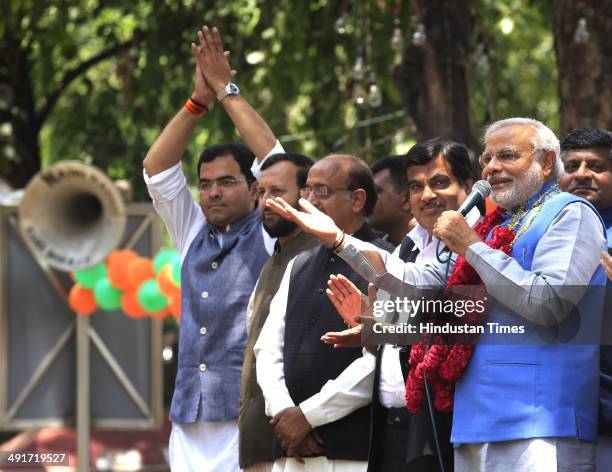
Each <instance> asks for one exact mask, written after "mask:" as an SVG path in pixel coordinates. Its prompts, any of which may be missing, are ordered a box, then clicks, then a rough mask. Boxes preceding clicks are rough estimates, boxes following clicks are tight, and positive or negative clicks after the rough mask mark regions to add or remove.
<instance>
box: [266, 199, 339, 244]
mask: <svg viewBox="0 0 612 472" xmlns="http://www.w3.org/2000/svg"><path fill="white" fill-rule="evenodd" d="M299 203H300V206H301V207H302V209H303V210H304V211H299V210H296V209H295V208H293V207H292V206H291V205H289V204H288V203H287V202H286V201H285V200H283V199H282V198H281V197H276V198H274V199H271V198H269V199H268V200H266V206H267V207H268V208H270V209H271V210H273V211H275V212H276V213H278V214H279V215H280V216H282V217H283V218H287V219H288V220H290V221H293V222H294V223H296V224H297V225H298V226H299V227H300V228H301V229H302V230H303V231H306V232H307V233H310V234H312V235H313V236H315V237H316V238H318V239H320V240H321V242H322V243H323V244H325V245H326V246H327V247H331V246H333V245H334V243H336V242H337V241H339V240H340V238H341V237H342V231H340V229H339V228H338V227H337V226H336V223H334V220H332V219H331V218H330V217H329V216H327V215H326V214H325V213H323V212H321V211H319V210H318V209H317V208H316V207H315V206H314V205H313V204H312V203H310V202H309V201H308V200H306V199H304V198H300V200H299Z"/></svg>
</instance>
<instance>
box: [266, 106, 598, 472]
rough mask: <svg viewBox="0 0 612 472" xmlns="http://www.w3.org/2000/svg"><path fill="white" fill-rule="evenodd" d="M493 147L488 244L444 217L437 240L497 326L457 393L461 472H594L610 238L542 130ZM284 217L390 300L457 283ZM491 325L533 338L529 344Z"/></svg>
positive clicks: (501, 136)
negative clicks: (604, 257)
mask: <svg viewBox="0 0 612 472" xmlns="http://www.w3.org/2000/svg"><path fill="white" fill-rule="evenodd" d="M485 146H486V148H485V152H484V153H483V155H482V156H481V159H480V160H481V162H482V164H483V165H484V168H483V172H482V177H483V179H487V180H488V181H489V182H490V184H491V186H492V189H493V191H492V194H491V200H492V201H493V203H495V204H496V205H498V207H499V208H500V210H499V211H495V212H493V213H492V214H490V215H489V216H488V218H485V220H484V222H483V227H482V228H481V229H482V230H483V232H484V233H485V234H487V236H486V242H485V241H483V240H482V239H481V237H480V236H479V234H478V233H476V232H475V231H474V230H472V229H471V228H470V227H469V225H468V224H467V223H466V221H465V219H464V218H463V217H462V216H461V214H459V213H458V212H456V211H445V212H444V213H442V215H441V216H440V217H439V218H438V220H437V222H436V224H435V226H434V231H433V233H434V235H435V236H437V237H438V238H440V239H441V240H442V241H443V242H444V243H445V244H446V245H447V247H448V248H449V249H450V250H451V251H453V252H454V253H456V254H458V257H459V256H460V257H461V258H463V259H461V264H457V268H458V271H457V272H454V273H453V274H452V275H451V279H452V278H463V280H469V281H470V282H471V284H478V283H482V284H484V287H485V288H486V290H487V297H489V298H490V299H492V304H491V308H490V310H489V312H488V314H487V317H486V319H485V320H483V322H485V323H487V327H486V328H485V329H484V330H483V333H482V334H480V337H479V338H478V341H477V343H476V344H475V346H474V348H473V351H472V352H471V358H470V359H469V363H468V364H467V366H466V368H465V370H464V371H463V372H460V373H462V375H461V377H459V379H458V381H457V382H456V384H455V385H454V389H455V390H454V411H453V428H452V435H451V441H452V442H453V443H454V444H455V470H456V471H460V472H463V471H466V472H467V471H469V472H472V471H495V472H498V471H527V470H538V471H540V470H541V471H548V470H550V471H554V470H568V471H569V470H572V471H574V470H584V471H587V470H588V471H592V470H594V468H595V444H594V443H595V442H596V440H597V406H598V405H597V404H598V393H599V389H598V383H599V344H598V343H599V338H598V335H599V329H600V327H601V314H602V304H603V298H602V293H601V290H593V289H592V287H595V288H597V287H601V286H602V285H604V284H605V274H604V272H603V269H602V268H601V267H600V266H599V259H600V254H601V251H602V250H603V249H604V247H605V245H604V242H605V228H604V225H603V222H602V220H601V219H600V217H599V215H598V214H597V212H596V210H595V209H594V208H593V206H592V205H591V204H590V203H589V202H587V201H586V200H584V199H582V198H580V197H576V196H573V195H571V194H568V193H564V192H560V191H559V188H558V183H557V181H558V179H559V177H560V176H561V174H562V173H563V167H562V162H561V159H560V157H559V142H558V140H557V138H556V137H555V135H554V133H553V132H552V131H551V130H550V129H549V128H547V127H546V126H544V125H543V124H542V123H540V122H538V121H536V120H532V119H527V118H512V119H508V120H502V121H499V122H496V123H493V124H492V125H491V126H490V127H489V128H487V130H486V132H485ZM273 207H277V208H278V209H279V212H280V213H281V214H283V215H286V216H287V217H289V218H290V219H292V221H294V222H296V223H298V224H299V225H300V226H301V227H302V228H303V229H305V230H306V231H309V232H311V233H312V234H314V235H315V236H317V237H318V238H319V239H320V240H321V241H322V242H323V243H324V244H325V245H326V246H328V247H335V248H336V249H337V254H338V255H339V256H340V257H342V258H343V259H344V260H345V261H347V262H348V263H349V264H350V265H351V266H352V267H354V268H355V269H358V271H359V272H360V273H361V274H362V275H363V276H365V277H366V278H368V280H370V281H371V282H372V283H374V284H376V285H377V286H379V287H380V288H382V289H383V290H387V291H389V292H391V293H393V292H396V293H398V292H401V293H398V294H399V295H406V294H413V295H415V296H417V297H418V295H419V292H420V291H419V288H420V287H430V286H436V285H440V284H442V283H444V281H445V279H446V278H445V273H446V271H445V269H446V267H445V266H443V265H442V264H440V263H432V264H429V265H427V266H425V267H419V266H417V265H415V264H411V263H404V262H403V261H401V260H400V259H398V258H394V257H391V256H389V255H388V254H385V253H382V252H380V251H378V250H377V248H376V247H374V246H372V245H369V244H367V243H363V242H361V241H359V240H358V239H357V238H355V237H353V236H349V235H345V234H343V233H342V231H341V230H339V229H338V228H337V227H335V225H334V224H333V222H332V221H330V219H329V218H327V217H326V216H325V215H322V214H320V213H319V212H317V211H316V209H314V208H310V207H307V213H304V212H297V211H295V210H292V209H291V208H289V207H285V205H284V204H283V203H282V201H280V200H279V201H278V202H277V205H273ZM466 263H467V264H469V266H471V268H472V269H473V270H474V275H469V274H470V273H469V272H466V271H467V269H466V267H467V266H466V265H465V264H466ZM373 267H374V268H377V270H372V268H373ZM385 271H386V272H388V273H383V272H385ZM453 276H455V277H453ZM475 276H476V277H475ZM397 279H399V280H401V281H403V284H400V285H398V284H397V283H396V282H395V280H397ZM399 280H398V281H397V282H399ZM471 284H470V285H471ZM488 323H497V326H505V327H509V328H521V327H522V329H523V332H524V336H523V335H519V336H512V337H508V335H504V334H499V332H497V331H495V330H493V329H491V327H489V326H488ZM502 332H503V331H502ZM516 332H518V333H519V334H520V332H521V330H520V329H518V330H517V331H516ZM578 335H580V338H578V339H576V338H575V336H578ZM568 341H569V342H568ZM572 341H573V342H572Z"/></svg>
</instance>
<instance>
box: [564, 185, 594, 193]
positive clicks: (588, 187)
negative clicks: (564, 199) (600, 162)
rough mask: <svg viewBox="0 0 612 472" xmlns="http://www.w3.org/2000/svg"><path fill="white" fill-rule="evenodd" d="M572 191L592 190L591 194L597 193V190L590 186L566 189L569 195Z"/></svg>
mask: <svg viewBox="0 0 612 472" xmlns="http://www.w3.org/2000/svg"><path fill="white" fill-rule="evenodd" d="M574 190H592V191H593V192H597V189H596V188H595V187H593V186H592V185H570V186H569V188H568V189H567V191H568V192H570V193H571V192H573V191H574Z"/></svg>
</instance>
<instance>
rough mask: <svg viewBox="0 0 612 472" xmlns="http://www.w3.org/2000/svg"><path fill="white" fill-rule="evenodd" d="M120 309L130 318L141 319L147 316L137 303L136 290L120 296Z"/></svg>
mask: <svg viewBox="0 0 612 472" xmlns="http://www.w3.org/2000/svg"><path fill="white" fill-rule="evenodd" d="M121 309H122V310H123V313H125V314H126V315H127V316H129V317H130V318H142V317H144V316H146V315H147V314H146V313H145V311H144V309H143V308H142V307H141V306H140V303H138V290H132V291H130V292H125V293H124V294H123V295H121Z"/></svg>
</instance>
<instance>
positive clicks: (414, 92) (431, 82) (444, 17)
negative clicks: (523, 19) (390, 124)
mask: <svg viewBox="0 0 612 472" xmlns="http://www.w3.org/2000/svg"><path fill="white" fill-rule="evenodd" d="M412 13H413V15H414V14H416V15H417V16H418V17H420V20H421V21H422V23H423V25H424V26H425V41H424V43H423V44H418V42H417V44H415V43H414V41H413V42H412V43H411V44H409V45H408V46H407V47H406V48H405V49H404V51H403V55H402V60H401V63H400V64H399V65H397V66H396V68H395V71H394V77H395V82H396V84H397V87H398V89H399V91H400V93H401V95H402V99H403V102H404V108H405V110H406V113H407V115H408V116H409V117H410V118H411V119H412V121H413V122H414V124H415V126H416V134H417V139H418V140H419V141H423V140H426V139H430V138H433V137H436V136H441V137H446V138H451V139H454V140H457V141H460V142H463V143H465V144H466V145H467V146H468V147H472V148H474V146H475V145H476V144H477V143H476V140H475V139H474V137H473V135H472V130H471V126H470V102H469V91H468V64H469V49H470V46H469V43H470V34H471V31H472V16H471V13H470V1H469V0H457V1H453V2H448V1H443V0H427V1H423V0H421V1H418V0H417V1H414V2H413V6H412Z"/></svg>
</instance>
